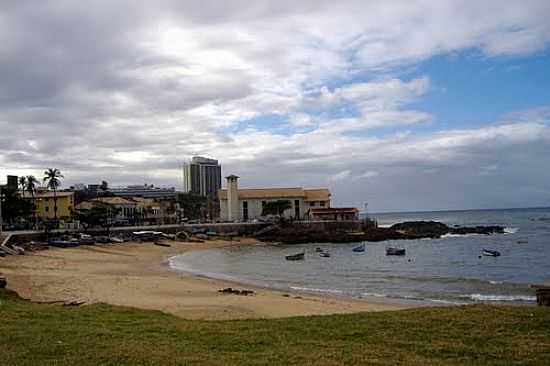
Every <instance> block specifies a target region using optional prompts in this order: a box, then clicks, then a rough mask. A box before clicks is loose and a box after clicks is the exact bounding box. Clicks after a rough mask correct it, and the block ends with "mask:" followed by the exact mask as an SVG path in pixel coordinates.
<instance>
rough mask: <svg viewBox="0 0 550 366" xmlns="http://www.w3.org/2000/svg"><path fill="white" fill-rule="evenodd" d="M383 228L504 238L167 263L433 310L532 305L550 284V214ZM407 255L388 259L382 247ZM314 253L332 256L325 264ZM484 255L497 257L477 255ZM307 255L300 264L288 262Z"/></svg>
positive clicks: (452, 216)
mask: <svg viewBox="0 0 550 366" xmlns="http://www.w3.org/2000/svg"><path fill="white" fill-rule="evenodd" d="M369 216H370V217H372V218H375V219H376V220H377V221H378V223H379V225H380V226H389V225H392V224H394V223H397V222H403V221H416V220H434V221H440V222H443V223H446V224H447V225H450V226H452V225H461V226H465V225H466V226H476V225H500V226H504V227H505V228H506V229H505V231H506V233H505V234H494V235H465V236H461V235H447V236H444V237H442V238H440V239H422V240H389V241H383V242H377V243H370V242H367V243H366V251H365V252H364V253H354V252H353V251H352V249H353V247H354V246H356V245H357V244H358V243H349V244H325V243H323V244H315V243H313V244H307V245H267V244H262V245H256V246H242V247H229V248H222V249H209V250H202V251H194V252H190V253H186V254H183V255H178V256H175V257H173V258H171V259H170V266H171V267H172V268H173V269H175V270H180V271H186V272H192V273H196V274H199V275H204V276H208V277H213V278H219V279H226V280H233V281H238V282H241V283H246V284H251V285H258V286H265V287H271V288H276V289H282V290H292V289H294V290H301V291H307V292H315V293H326V294H332V295H339V296H346V297H352V298H357V299H361V298H388V299H405V300H412V301H421V302H425V303H433V304H462V303H476V302H499V303H518V304H530V303H534V302H535V295H534V290H533V289H531V288H530V287H529V285H530V284H534V283H544V282H550V208H538V209H509V210H475V211H444V212H441V211H438V212H413V213H384V214H372V215H369ZM390 246H393V247H400V248H405V249H406V250H407V254H406V255H405V256H402V257H396V256H386V255H385V254H386V253H385V250H386V248H387V247H390ZM316 247H321V248H322V249H323V250H325V251H327V252H329V253H330V254H331V256H330V258H322V257H320V256H319V253H317V252H316V250H315V249H316ZM483 249H492V250H498V251H499V252H500V253H501V254H502V255H501V256H500V257H485V256H482V255H481V254H482V250H483ZM301 251H305V253H306V255H305V260H304V261H286V260H285V256H286V255H289V254H295V253H298V252H301Z"/></svg>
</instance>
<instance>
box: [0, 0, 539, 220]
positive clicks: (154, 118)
mask: <svg viewBox="0 0 550 366" xmlns="http://www.w3.org/2000/svg"><path fill="white" fill-rule="evenodd" d="M548 19H550V2H549V1H546V0H541V1H530V0H522V1H503V0H498V1H490V0H484V1H441V0H437V1H436V0H433V1H410V0H407V1H391V2H388V1H374V0H372V1H361V0H360V1H333V0H331V1H321V0H314V1H305V0H300V1H295V0H293V1H284V0H277V1H258V0H256V1H221V2H220V1H210V0H201V1H162V0H156V1H135V0H133V1H130V0H128V1H122V0H120V1H118V0H117V1H115V0H106V1H94V2H91V3H89V4H87V5H86V4H84V3H82V2H80V1H73V0H71V1H63V0H58V1H47V0H41V1H23V0H18V1H2V3H1V4H0V45H1V47H0V176H1V178H0V181H4V180H5V178H4V176H5V175H6V174H16V175H22V174H25V175H27V174H34V175H36V176H38V177H41V176H42V172H43V171H44V169H45V168H47V167H56V168H59V169H60V170H61V171H62V173H64V175H65V177H66V178H65V183H64V185H65V186H68V185H70V184H74V183H79V182H82V183H95V182H99V181H101V180H102V179H105V180H107V181H109V183H110V184H111V185H124V184H141V183H146V182H147V183H154V184H157V185H163V186H176V187H181V173H180V165H181V163H182V161H183V160H185V159H187V158H190V157H191V156H192V155H196V154H199V155H205V156H209V157H213V158H217V159H219V160H221V162H222V164H223V173H224V174H227V175H228V174H237V175H239V176H240V177H241V181H240V184H241V186H247V187H259V186H305V187H323V186H328V187H330V189H331V190H332V192H333V198H334V204H336V205H354V206H358V207H362V206H363V204H364V202H369V210H370V211H387V210H390V211H394V210H429V209H467V208H491V207H495V208H502V207H525V206H549V205H550V58H549V57H550V21H549V20H548Z"/></svg>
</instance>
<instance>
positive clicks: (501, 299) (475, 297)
mask: <svg viewBox="0 0 550 366" xmlns="http://www.w3.org/2000/svg"><path fill="white" fill-rule="evenodd" d="M460 297H461V298H464V299H470V300H473V301H496V302H505V301H527V302H534V301H536V300H537V298H536V297H535V296H526V295H482V294H469V295H461V296H460Z"/></svg>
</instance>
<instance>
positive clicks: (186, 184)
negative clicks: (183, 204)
mask: <svg viewBox="0 0 550 366" xmlns="http://www.w3.org/2000/svg"><path fill="white" fill-rule="evenodd" d="M221 187H222V167H221V165H220V164H219V163H218V161H217V160H214V159H208V158H205V157H202V156H194V157H193V158H192V159H191V161H190V162H187V163H184V164H183V191H184V192H185V193H192V194H197V195H200V196H206V197H210V198H216V197H217V194H218V190H220V189H221Z"/></svg>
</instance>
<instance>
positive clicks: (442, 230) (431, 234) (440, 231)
mask: <svg viewBox="0 0 550 366" xmlns="http://www.w3.org/2000/svg"><path fill="white" fill-rule="evenodd" d="M390 229H393V230H395V231H398V232H401V233H404V234H407V235H417V236H420V237H423V238H439V237H441V235H445V234H447V233H449V231H450V230H451V229H450V228H449V227H448V226H447V225H445V224H444V223H441V222H437V221H408V222H402V223H399V224H395V225H393V226H392V227H391V228H390Z"/></svg>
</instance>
